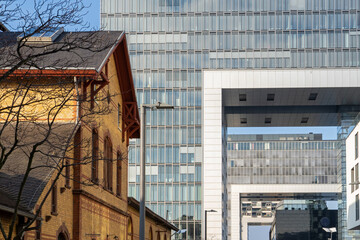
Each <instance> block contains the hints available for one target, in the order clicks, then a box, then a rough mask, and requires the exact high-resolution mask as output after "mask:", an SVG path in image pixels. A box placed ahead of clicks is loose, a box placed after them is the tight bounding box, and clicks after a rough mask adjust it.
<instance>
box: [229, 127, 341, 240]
mask: <svg viewBox="0 0 360 240" xmlns="http://www.w3.org/2000/svg"><path fill="white" fill-rule="evenodd" d="M337 147H338V141H335V140H323V139H322V135H321V134H313V133H309V134H258V135H228V137H227V190H228V196H229V200H228V212H229V213H230V214H229V216H228V221H227V222H228V236H229V238H231V239H239V238H240V239H242V240H246V239H248V227H249V226H251V225H271V224H272V223H273V221H274V216H275V214H276V206H277V204H279V202H280V201H285V202H286V201H289V199H292V200H294V199H296V200H298V199H303V200H301V201H303V202H304V203H305V199H308V201H307V202H309V201H313V200H322V201H323V200H337V198H338V189H337V188H333V189H332V190H331V186H334V185H335V186H336V184H337V181H338V180H337V157H338V149H337ZM300 186H307V187H308V189H309V190H306V187H305V190H304V189H303V190H302V192H301V191H299V190H298V189H299V187H300ZM260 187H265V188H267V192H266V193H265V192H261V191H259V192H257V191H253V192H251V193H249V192H247V191H246V190H245V189H247V188H248V189H251V188H260ZM314 187H315V188H317V189H318V191H313V189H312V188H314ZM280 189H281V190H280ZM294 223H295V222H294ZM309 224H310V223H309Z"/></svg>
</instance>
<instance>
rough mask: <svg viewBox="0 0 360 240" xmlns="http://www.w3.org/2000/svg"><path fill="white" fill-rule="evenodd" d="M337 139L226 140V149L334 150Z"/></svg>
mask: <svg viewBox="0 0 360 240" xmlns="http://www.w3.org/2000/svg"><path fill="white" fill-rule="evenodd" d="M337 143H338V142H337V141H321V142H318V141H306V142H300V141H289V142H286V141H277V142H236V143H234V142H228V144H227V149H228V150H239V151H242V150H327V149H328V150H331V149H332V150H334V149H336V146H337Z"/></svg>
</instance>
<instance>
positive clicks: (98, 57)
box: [0, 31, 124, 73]
mask: <svg viewBox="0 0 360 240" xmlns="http://www.w3.org/2000/svg"><path fill="white" fill-rule="evenodd" d="M20 35H21V33H20V32H2V33H0V40H1V41H0V43H1V44H0V48H1V52H0V69H7V68H11V67H13V66H14V64H16V63H18V62H19V61H20V60H21V59H27V58H28V57H29V56H31V57H33V56H37V57H36V58H34V59H30V60H29V61H27V62H24V64H22V65H21V66H20V67H19V69H26V70H28V69H31V68H34V69H35V68H38V69H47V70H69V69H78V70H80V69H82V70H95V71H96V72H98V73H99V72H100V71H101V70H102V68H103V66H104V65H105V62H106V60H107V59H108V58H109V57H110V54H111V53H112V52H113V51H114V49H115V48H116V47H117V45H118V44H119V43H120V41H122V37H123V35H124V33H123V32H121V31H112V32H105V31H96V32H63V33H61V34H60V36H58V37H57V38H56V39H55V40H54V42H33V41H29V40H26V39H23V40H22V41H19V40H18V36H20ZM21 44H22V45H23V46H21V48H20V54H21V56H19V54H18V52H17V50H18V46H19V45H21Z"/></svg>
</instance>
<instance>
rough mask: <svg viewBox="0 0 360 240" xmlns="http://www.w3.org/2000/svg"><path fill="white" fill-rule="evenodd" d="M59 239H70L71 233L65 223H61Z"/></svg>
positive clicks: (58, 232)
mask: <svg viewBox="0 0 360 240" xmlns="http://www.w3.org/2000/svg"><path fill="white" fill-rule="evenodd" d="M56 236H57V238H56V239H57V240H70V233H69V231H68V229H67V227H66V226H65V224H63V225H61V226H60V227H59V229H58V230H57V232H56Z"/></svg>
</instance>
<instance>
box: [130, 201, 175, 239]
mask: <svg viewBox="0 0 360 240" xmlns="http://www.w3.org/2000/svg"><path fill="white" fill-rule="evenodd" d="M128 204H129V206H131V207H133V208H134V209H136V210H138V211H139V210H140V202H139V201H138V200H136V199H135V198H133V197H128ZM145 209H146V216H147V217H150V218H151V219H152V220H154V221H156V222H158V223H159V225H163V226H164V227H167V228H170V229H172V230H174V231H176V232H177V231H179V229H178V228H177V227H176V226H174V225H173V224H171V223H170V222H168V221H167V220H165V219H164V218H162V217H161V216H159V215H157V214H156V213H154V212H153V211H151V210H150V209H149V208H147V207H146V208H145Z"/></svg>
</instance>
